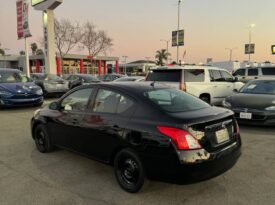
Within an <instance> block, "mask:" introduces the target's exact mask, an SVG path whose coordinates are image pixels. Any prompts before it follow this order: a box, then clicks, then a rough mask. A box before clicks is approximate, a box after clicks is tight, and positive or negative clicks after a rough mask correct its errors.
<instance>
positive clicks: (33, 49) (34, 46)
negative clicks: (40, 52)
mask: <svg viewBox="0 0 275 205" xmlns="http://www.w3.org/2000/svg"><path fill="white" fill-rule="evenodd" d="M31 49H32V55H35V54H36V51H37V49H38V46H37V44H36V43H32V44H31Z"/></svg>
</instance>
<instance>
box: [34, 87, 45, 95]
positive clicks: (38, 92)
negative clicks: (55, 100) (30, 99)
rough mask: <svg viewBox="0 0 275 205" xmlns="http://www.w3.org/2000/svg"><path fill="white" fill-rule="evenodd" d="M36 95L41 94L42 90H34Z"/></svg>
mask: <svg viewBox="0 0 275 205" xmlns="http://www.w3.org/2000/svg"><path fill="white" fill-rule="evenodd" d="M35 94H36V95H43V91H42V89H41V88H39V89H38V90H37V91H36V92H35Z"/></svg>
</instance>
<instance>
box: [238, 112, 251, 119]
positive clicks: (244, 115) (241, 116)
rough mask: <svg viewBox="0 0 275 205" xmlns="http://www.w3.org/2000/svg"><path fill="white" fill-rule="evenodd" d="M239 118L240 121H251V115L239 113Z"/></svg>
mask: <svg viewBox="0 0 275 205" xmlns="http://www.w3.org/2000/svg"><path fill="white" fill-rule="evenodd" d="M240 118H241V119H248V120H251V119H252V113H248V112H241V113H240Z"/></svg>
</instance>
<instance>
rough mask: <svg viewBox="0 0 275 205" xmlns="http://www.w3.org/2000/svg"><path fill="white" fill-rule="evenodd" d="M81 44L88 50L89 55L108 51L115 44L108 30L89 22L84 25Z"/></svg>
mask: <svg viewBox="0 0 275 205" xmlns="http://www.w3.org/2000/svg"><path fill="white" fill-rule="evenodd" d="M81 44H82V45H83V46H84V47H85V48H86V49H87V50H88V52H89V55H91V56H97V55H98V54H99V53H106V51H107V50H109V49H110V48H111V47H112V45H113V39H111V38H110V37H109V36H108V34H107V33H106V31H103V30H97V28H96V26H95V25H94V24H93V23H91V22H87V23H86V24H85V25H84V26H83V38H82V41H81Z"/></svg>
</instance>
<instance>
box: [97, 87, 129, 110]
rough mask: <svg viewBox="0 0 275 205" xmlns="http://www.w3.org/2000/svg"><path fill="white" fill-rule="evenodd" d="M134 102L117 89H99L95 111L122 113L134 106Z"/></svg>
mask: <svg viewBox="0 0 275 205" xmlns="http://www.w3.org/2000/svg"><path fill="white" fill-rule="evenodd" d="M133 105H134V102H133V101H132V100H130V99H129V98H128V97H126V96H124V95H121V94H120V93H117V92H115V91H111V90H105V89H99V91H98V93H97V96H96V99H95V103H94V105H93V111H94V112H97V113H110V114H122V113H125V112H127V111H128V110H129V109H130V108H132V107H133Z"/></svg>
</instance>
